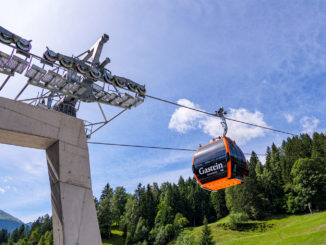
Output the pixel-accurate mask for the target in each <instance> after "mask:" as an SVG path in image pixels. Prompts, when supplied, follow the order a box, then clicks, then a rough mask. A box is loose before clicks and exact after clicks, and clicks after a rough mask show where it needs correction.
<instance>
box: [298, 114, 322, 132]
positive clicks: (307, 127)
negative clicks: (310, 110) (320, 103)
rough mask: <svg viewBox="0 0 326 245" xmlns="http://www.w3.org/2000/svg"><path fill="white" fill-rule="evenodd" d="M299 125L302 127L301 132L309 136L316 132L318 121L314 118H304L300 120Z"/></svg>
mask: <svg viewBox="0 0 326 245" xmlns="http://www.w3.org/2000/svg"><path fill="white" fill-rule="evenodd" d="M300 124H301V126H302V132H303V133H308V134H311V133H313V132H315V131H316V129H317V126H318V124H319V120H318V119H317V118H315V117H313V116H312V117H308V116H305V117H303V118H301V119H300Z"/></svg>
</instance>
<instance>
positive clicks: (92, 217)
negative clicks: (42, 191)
mask: <svg viewBox="0 0 326 245" xmlns="http://www.w3.org/2000/svg"><path fill="white" fill-rule="evenodd" d="M0 143H3V144H10V145H17V146H24V147H30V148H37V149H45V150H46V155H47V164H48V172H49V179H50V186H51V201H52V218H53V236H54V244H55V245H77V244H78V245H101V244H102V241H101V236H100V231H99V226H98V221H97V216H96V210H95V204H94V200H93V193H92V184H91V177H90V166H89V155H88V147H87V141H86V135H85V131H84V124H83V121H82V120H80V119H77V118H74V117H70V116H67V115H65V114H63V113H60V112H56V111H52V110H47V109H44V108H41V107H37V106H32V105H28V104H24V103H22V102H18V101H13V100H10V99H6V98H1V97H0Z"/></svg>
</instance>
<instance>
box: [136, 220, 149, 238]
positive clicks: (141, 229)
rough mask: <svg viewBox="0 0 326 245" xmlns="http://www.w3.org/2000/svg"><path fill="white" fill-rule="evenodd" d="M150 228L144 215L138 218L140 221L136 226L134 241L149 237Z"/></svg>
mask: <svg viewBox="0 0 326 245" xmlns="http://www.w3.org/2000/svg"><path fill="white" fill-rule="evenodd" d="M147 233H148V228H147V224H146V221H145V220H144V219H143V217H140V218H139V219H138V223H137V226H136V230H135V234H134V239H133V240H134V242H138V241H143V240H145V239H146V238H147Z"/></svg>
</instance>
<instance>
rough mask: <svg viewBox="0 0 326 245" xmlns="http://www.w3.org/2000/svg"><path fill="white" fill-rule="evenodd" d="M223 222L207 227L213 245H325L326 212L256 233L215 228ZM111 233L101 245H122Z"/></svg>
mask: <svg viewBox="0 0 326 245" xmlns="http://www.w3.org/2000/svg"><path fill="white" fill-rule="evenodd" d="M226 222H228V217H226V218H223V219H221V220H219V221H218V222H216V223H212V224H209V227H210V228H211V231H212V235H213V238H214V242H215V243H216V244H228V245H230V244H236V245H248V244H255V245H256V244H282V245H283V244H289V245H293V244H295V245H299V244H304V245H308V244H313V245H319V244H326V212H322V213H316V214H313V215H310V214H306V215H289V216H279V217H273V218H272V219H269V220H266V221H264V223H265V224H266V225H270V226H271V228H267V230H265V231H263V232H261V231H259V230H253V231H241V232H239V231H232V230H224V229H223V228H222V227H218V226H217V224H221V223H226ZM260 222H261V221H260ZM251 223H255V222H251ZM201 230H202V227H196V228H190V229H187V230H186V232H191V233H193V234H194V236H195V239H196V240H197V241H198V240H199V237H200V234H201ZM112 233H113V236H112V238H111V239H110V240H109V241H104V242H103V245H123V239H122V232H121V231H116V230H114V231H113V232H112Z"/></svg>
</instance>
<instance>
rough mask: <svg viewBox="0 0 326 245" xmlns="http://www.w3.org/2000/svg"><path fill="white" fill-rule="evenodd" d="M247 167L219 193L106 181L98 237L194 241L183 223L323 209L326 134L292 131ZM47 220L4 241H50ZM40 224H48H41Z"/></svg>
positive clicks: (186, 184) (183, 184)
mask: <svg viewBox="0 0 326 245" xmlns="http://www.w3.org/2000/svg"><path fill="white" fill-rule="evenodd" d="M248 169H249V176H248V177H247V178H246V182H245V183H244V184H242V185H238V186H233V187H229V188H227V189H223V190H219V191H217V192H209V191H207V190H204V189H202V188H200V186H199V185H198V184H197V183H196V180H195V179H194V178H188V179H184V178H183V177H180V178H179V181H178V183H169V182H166V183H163V184H161V185H160V186H159V185H158V184H157V183H153V184H151V185H150V184H148V185H146V186H143V185H142V184H138V186H137V188H136V190H135V191H134V193H133V194H130V193H127V192H126V189H125V188H124V187H122V186H118V187H116V188H115V189H113V188H112V187H111V186H110V184H109V183H108V184H106V186H105V187H104V189H103V191H102V193H101V196H100V197H99V198H98V199H97V198H95V206H96V210H97V215H98V220H99V226H100V232H101V236H102V238H103V239H109V238H110V237H111V231H112V229H120V230H122V231H123V234H124V238H125V244H144V245H145V244H154V245H161V244H167V243H169V242H170V241H172V240H174V241H175V243H176V244H195V241H194V240H193V239H192V237H191V236H190V237H189V236H188V237H187V236H184V234H181V232H182V231H183V229H184V227H187V226H191V227H194V226H199V225H202V224H203V223H204V220H206V222H208V223H211V222H214V221H216V220H218V219H220V218H222V217H225V216H227V215H230V220H231V221H233V222H234V223H235V224H236V223H237V222H238V221H241V219H243V217H247V218H250V219H253V220H259V219H263V218H264V217H266V216H269V215H274V214H286V213H289V214H292V213H306V212H316V211H322V210H326V136H325V135H324V134H322V133H320V134H319V133H314V134H313V136H312V137H310V136H309V135H308V134H302V135H300V136H294V137H292V138H288V139H287V140H285V141H283V142H282V145H281V146H280V147H277V146H276V145H275V144H272V146H271V147H268V148H267V151H266V161H265V164H262V163H261V162H260V161H259V158H258V157H257V155H256V153H255V152H252V154H251V157H250V159H249V161H248ZM48 222H49V219H47V221H46V222H45V221H44V219H43V220H41V221H39V224H38V225H37V224H36V225H34V224H33V226H34V227H33V226H32V227H31V229H30V230H27V231H20V230H19V229H18V230H17V231H14V232H13V233H12V234H11V235H8V237H7V240H8V243H6V242H5V244H6V245H7V244H15V243H16V242H17V244H20V245H22V244H33V245H43V244H52V243H51V241H50V243H49V242H45V241H44V242H43V241H41V242H42V243H40V242H39V241H40V240H41V238H42V237H44V238H43V240H49V236H51V238H52V233H51V232H52V231H51V229H52V226H51V229H50V228H49V227H50V226H49V225H48ZM44 224H47V225H45V226H46V227H48V228H42V227H43V225H44ZM205 227H206V228H207V223H206V225H205V226H204V230H203V234H208V233H207V232H208V230H209V229H206V228H205ZM235 228H236V226H235ZM205 229H206V230H205ZM1 232H2V231H1ZM1 232H0V244H1V241H2V240H1V239H2V233H1ZM205 232H206V233H205ZM14 233H18V234H24V235H14ZM179 234H181V235H180V236H179ZM205 237H206V238H205ZM207 237H209V236H207V235H206V236H205V235H202V236H201V239H204V240H201V241H199V243H200V244H211V243H210V242H208V243H207V242H206V243H205V239H206V240H207ZM36 238H38V239H39V240H38V242H36V240H37V239H36ZM22 240H23V241H26V243H23V241H22ZM210 240H211V239H210ZM21 241H22V242H21ZM27 241H28V242H29V243H28V242H27ZM31 241H32V242H31ZM10 242H11V243H10Z"/></svg>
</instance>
